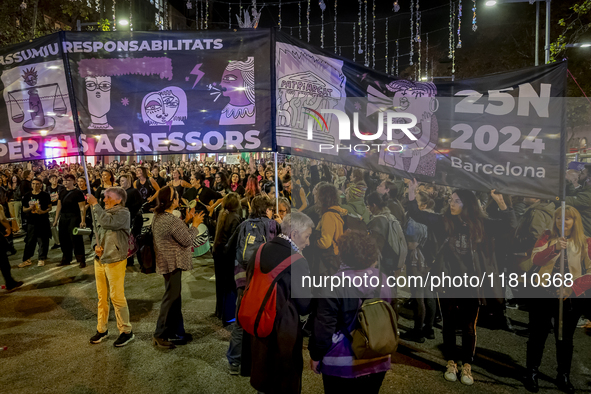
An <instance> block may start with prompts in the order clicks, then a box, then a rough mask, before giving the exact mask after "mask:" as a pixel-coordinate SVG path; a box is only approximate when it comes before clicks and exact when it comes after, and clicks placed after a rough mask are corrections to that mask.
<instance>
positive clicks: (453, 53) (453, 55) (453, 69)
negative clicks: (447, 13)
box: [451, 7, 456, 75]
mask: <svg viewBox="0 0 591 394" xmlns="http://www.w3.org/2000/svg"><path fill="white" fill-rule="evenodd" d="M451 20H452V22H451V23H452V26H453V27H455V20H456V8H455V7H454V8H453V14H452V19H451ZM455 40H456V38H455V36H454V35H453V34H452V43H451V47H452V51H451V73H452V75H453V74H455V73H456V49H455V43H456V41H455Z"/></svg>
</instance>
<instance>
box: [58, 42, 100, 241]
mask: <svg viewBox="0 0 591 394" xmlns="http://www.w3.org/2000/svg"><path fill="white" fill-rule="evenodd" d="M58 34H59V38H60V39H59V47H60V48H59V49H60V52H61V54H62V61H63V62H64V68H65V70H64V71H65V76H66V84H67V85H68V95H69V96H70V97H69V98H70V106H71V108H72V121H73V122H74V130H75V132H76V145H77V147H78V154H79V155H80V159H81V160H82V166H83V167H84V178H85V180H86V191H87V192H88V193H92V189H91V187H90V180H89V178H88V169H87V168H86V156H85V155H84V146H83V145H82V132H81V131H80V119H79V118H78V108H77V106H76V95H75V94H74V84H73V83H72V70H71V69H70V60H69V59H68V54H67V53H66V52H65V51H64V45H63V43H64V41H65V39H64V38H65V35H66V33H65V32H64V31H60V32H59V33H58ZM90 214H91V215H92V228H93V230H94V235H95V236H96V244H97V245H98V244H99V238H98V231H97V230H96V220H95V217H94V211H93V210H92V207H91V208H90Z"/></svg>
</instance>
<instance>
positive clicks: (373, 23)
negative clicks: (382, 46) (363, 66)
mask: <svg viewBox="0 0 591 394" xmlns="http://www.w3.org/2000/svg"><path fill="white" fill-rule="evenodd" d="M371 17H372V21H371V29H372V32H371V36H372V46H371V68H373V69H375V68H376V2H375V0H371Z"/></svg>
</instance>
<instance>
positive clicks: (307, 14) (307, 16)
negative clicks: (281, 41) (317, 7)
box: [306, 0, 310, 42]
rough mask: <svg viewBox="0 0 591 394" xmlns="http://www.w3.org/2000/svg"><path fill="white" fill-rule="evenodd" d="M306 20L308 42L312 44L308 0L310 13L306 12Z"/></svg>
mask: <svg viewBox="0 0 591 394" xmlns="http://www.w3.org/2000/svg"><path fill="white" fill-rule="evenodd" d="M306 18H307V19H308V22H307V23H308V42H310V0H308V11H307V12H306Z"/></svg>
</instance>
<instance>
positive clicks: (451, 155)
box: [275, 33, 566, 199]
mask: <svg viewBox="0 0 591 394" xmlns="http://www.w3.org/2000/svg"><path fill="white" fill-rule="evenodd" d="M275 69H276V81H277V82H276V83H277V85H276V103H277V118H276V137H277V145H278V149H279V152H282V153H289V154H292V155H299V156H306V157H310V158H315V159H320V160H328V161H332V162H337V163H341V164H345V165H351V166H357V167H363V168H367V169H370V170H373V171H380V172H390V173H392V174H394V175H397V176H401V177H405V178H416V179H418V180H419V181H423V182H434V183H437V184H442V185H449V186H453V187H460V188H465V189H469V190H475V191H489V190H491V189H497V190H498V191H499V192H502V193H507V194H515V195H525V196H531V197H540V198H551V199H556V198H557V197H559V196H560V195H561V187H560V185H561V184H562V183H561V182H563V180H564V178H563V174H564V163H565V159H564V149H563V148H564V145H563V144H564V121H565V111H564V104H565V102H564V100H565V99H564V98H563V96H564V92H565V87H566V63H564V62H562V63H555V64H551V65H547V66H541V67H535V68H530V69H525V70H519V71H515V72H509V73H503V74H495V75H490V76H485V77H482V78H478V79H472V80H464V81H456V82H443V83H433V82H414V81H408V80H401V79H396V78H394V77H390V76H387V75H384V74H381V73H378V72H375V71H373V70H370V69H368V68H364V67H362V66H359V65H357V64H355V63H353V62H351V61H349V60H346V59H343V58H339V57H338V56H335V55H334V54H331V53H328V52H326V51H322V50H320V49H317V48H314V47H312V46H309V45H307V44H304V43H302V42H301V41H298V40H295V39H294V38H292V37H291V36H289V35H287V34H281V33H279V34H278V35H277V41H276V48H275ZM561 144H562V145H561Z"/></svg>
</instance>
